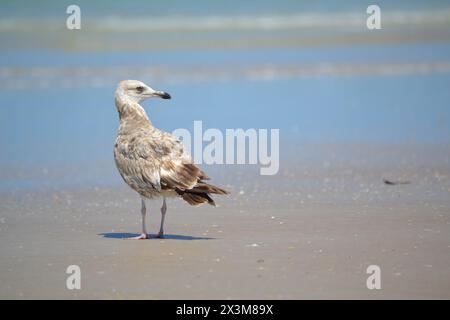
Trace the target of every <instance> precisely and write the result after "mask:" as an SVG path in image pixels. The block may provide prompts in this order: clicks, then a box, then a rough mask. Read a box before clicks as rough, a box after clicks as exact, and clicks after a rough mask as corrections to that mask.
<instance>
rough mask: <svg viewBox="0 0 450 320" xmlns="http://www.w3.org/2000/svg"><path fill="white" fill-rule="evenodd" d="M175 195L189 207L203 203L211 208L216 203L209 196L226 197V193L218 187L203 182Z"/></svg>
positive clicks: (178, 191)
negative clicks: (218, 195)
mask: <svg viewBox="0 0 450 320" xmlns="http://www.w3.org/2000/svg"><path fill="white" fill-rule="evenodd" d="M177 193H178V194H179V195H180V196H181V197H182V198H183V200H185V201H186V202H187V203H189V204H190V205H191V206H198V205H201V204H203V203H208V204H210V205H212V206H216V203H215V202H214V200H213V199H212V198H211V196H210V194H220V195H227V194H230V193H229V192H228V191H226V190H224V189H221V188H219V187H216V186H213V185H211V184H208V183H205V182H199V183H197V184H196V185H195V186H194V187H193V188H192V189H188V190H177Z"/></svg>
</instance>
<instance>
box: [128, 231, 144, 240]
mask: <svg viewBox="0 0 450 320" xmlns="http://www.w3.org/2000/svg"><path fill="white" fill-rule="evenodd" d="M148 238H149V236H148V234H145V233H141V235H139V236H137V237H130V238H124V240H145V239H148Z"/></svg>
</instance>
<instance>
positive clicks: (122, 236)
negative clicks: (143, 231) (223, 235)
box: [99, 232, 216, 240]
mask: <svg viewBox="0 0 450 320" xmlns="http://www.w3.org/2000/svg"><path fill="white" fill-rule="evenodd" d="M99 236H103V238H112V239H125V238H131V237H137V236H139V234H138V233H126V232H125V233H124V232H109V233H100V234H99ZM153 239H160V238H156V236H155V235H150V239H148V240H153ZM214 239H216V238H210V237H193V236H184V235H179V234H165V235H164V238H163V240H214Z"/></svg>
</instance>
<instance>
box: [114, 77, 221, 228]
mask: <svg viewBox="0 0 450 320" xmlns="http://www.w3.org/2000/svg"><path fill="white" fill-rule="evenodd" d="M149 97H161V98H164V99H170V95H168V94H167V93H165V92H162V91H155V90H153V89H152V88H150V87H148V86H146V85H145V84H143V83H142V82H140V81H136V80H126V81H122V82H121V83H120V84H119V86H118V88H117V91H116V107H117V111H118V113H119V118H120V127H119V132H118V135H117V139H116V143H115V146H114V159H115V161H116V165H117V169H118V170H119V172H120V175H121V176H122V178H123V180H124V181H125V182H126V183H127V184H128V185H129V186H130V187H131V188H132V189H133V190H135V191H136V192H137V193H139V195H140V196H141V197H142V198H143V199H151V198H154V197H157V196H163V197H164V204H163V207H164V206H165V197H169V196H180V197H181V198H182V199H184V200H185V201H186V202H188V203H189V204H190V205H200V204H203V203H209V204H211V205H215V203H214V200H213V199H212V198H211V195H210V194H222V195H223V194H227V193H228V192H227V191H225V190H223V189H221V188H218V187H215V186H213V185H210V184H208V183H206V182H204V180H208V179H209V177H208V176H206V175H205V173H204V172H203V171H202V170H200V168H198V167H197V166H196V165H195V164H194V163H193V161H192V159H191V157H190V156H189V155H188V154H186V153H185V151H184V148H183V143H182V142H181V141H179V140H178V139H177V138H176V137H174V136H173V135H171V134H169V133H167V132H163V131H161V130H159V129H157V128H155V127H154V126H153V124H152V123H151V121H150V120H149V118H148V116H147V114H146V113H145V110H144V109H143V108H142V107H141V106H140V105H139V102H140V101H142V100H144V99H146V98H149ZM144 209H145V202H144V200H143V211H145V210H144ZM164 211H165V210H164ZM144 216H145V213H143V217H144ZM143 224H144V225H143V231H145V223H143ZM162 224H163V223H162ZM161 230H162V225H161ZM143 233H144V232H143ZM160 233H161V231H160Z"/></svg>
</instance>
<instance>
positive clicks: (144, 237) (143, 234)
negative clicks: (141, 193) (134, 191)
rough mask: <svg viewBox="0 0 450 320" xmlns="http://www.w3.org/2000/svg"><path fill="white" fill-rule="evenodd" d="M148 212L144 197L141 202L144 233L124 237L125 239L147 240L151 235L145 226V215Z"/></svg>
mask: <svg viewBox="0 0 450 320" xmlns="http://www.w3.org/2000/svg"><path fill="white" fill-rule="evenodd" d="M146 214H147V208H146V207H145V200H144V199H143V198H142V202H141V215H142V233H141V234H140V235H139V236H137V237H130V238H124V239H125V240H145V239H148V238H149V236H148V234H147V229H146V227H145V215H146Z"/></svg>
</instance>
